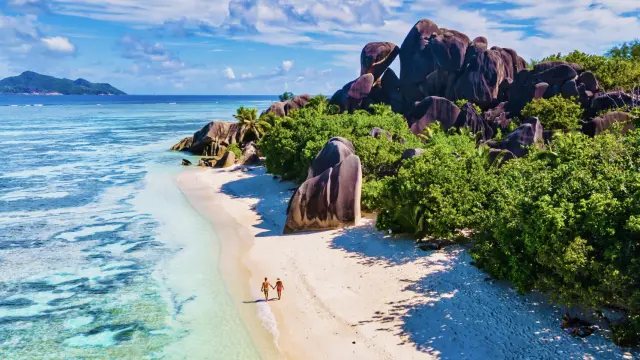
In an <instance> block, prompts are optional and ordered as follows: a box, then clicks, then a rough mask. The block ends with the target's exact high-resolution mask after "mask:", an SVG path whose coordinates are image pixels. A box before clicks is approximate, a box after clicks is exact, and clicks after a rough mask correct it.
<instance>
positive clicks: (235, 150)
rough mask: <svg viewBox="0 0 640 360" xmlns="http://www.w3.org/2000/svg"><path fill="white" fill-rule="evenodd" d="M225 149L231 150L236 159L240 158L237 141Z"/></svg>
mask: <svg viewBox="0 0 640 360" xmlns="http://www.w3.org/2000/svg"><path fill="white" fill-rule="evenodd" d="M227 151H231V152H232V153H233V155H235V157H236V159H240V158H241V157H242V150H240V146H238V143H233V144H231V145H229V147H228V148H227Z"/></svg>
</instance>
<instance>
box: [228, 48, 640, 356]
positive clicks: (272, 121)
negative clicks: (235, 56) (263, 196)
mask: <svg viewBox="0 0 640 360" xmlns="http://www.w3.org/2000/svg"><path fill="white" fill-rule="evenodd" d="M639 54H640V45H639V44H638V42H634V43H630V44H623V45H621V46H620V47H618V48H614V49H612V50H611V51H609V52H608V53H607V54H606V55H604V56H595V55H587V54H583V53H580V52H577V51H574V52H572V53H570V54H569V55H567V56H562V55H556V56H553V57H549V58H547V59H545V60H566V61H572V62H577V63H579V64H581V65H582V66H583V67H584V68H585V69H587V70H590V71H592V72H594V74H595V75H596V76H597V77H598V79H599V80H600V84H601V86H602V87H603V88H604V89H616V88H625V89H628V88H630V87H633V86H634V85H635V84H637V83H640V55H639ZM463 103H466V102H465V101H460V105H463ZM625 110H627V111H630V113H631V115H632V118H633V119H634V121H635V122H636V123H638V124H640V108H635V109H631V110H630V109H625ZM246 111H247V110H246V109H243V110H242V111H241V110H240V109H239V110H238V114H237V115H236V117H237V118H238V119H239V121H240V119H243V120H242V121H243V124H244V121H248V122H249V123H256V124H257V123H258V122H260V121H262V122H264V123H267V124H268V126H265V127H264V128H261V129H260V130H256V131H255V134H256V137H257V138H259V139H260V140H259V147H260V150H261V152H262V153H263V154H264V155H265V156H266V161H265V164H266V166H267V169H268V171H269V172H270V173H273V174H277V175H281V176H282V178H283V179H289V180H293V181H297V182H302V181H304V180H305V178H306V176H307V169H308V167H309V165H310V164H311V162H312V160H313V159H314V157H315V156H316V154H317V153H318V152H319V151H320V150H321V149H322V147H323V146H324V144H325V143H326V142H327V140H329V139H330V138H332V137H334V136H342V137H345V138H347V139H349V140H350V141H352V142H353V144H354V146H355V149H356V154H357V155H358V156H359V157H360V160H361V163H362V168H363V188H362V206H363V207H364V209H366V210H369V211H375V212H376V213H377V223H376V226H377V228H378V229H380V230H385V231H391V232H392V233H394V234H407V235H409V236H412V237H414V238H416V239H421V240H430V239H435V238H438V239H441V238H444V239H457V238H463V237H464V238H465V239H466V240H471V241H472V244H473V248H472V251H471V252H472V256H473V257H474V261H475V264H476V265H477V266H478V267H480V268H481V269H483V270H484V271H486V272H487V273H489V274H491V276H492V277H494V278H496V279H503V280H508V281H510V282H511V283H512V284H513V286H514V287H515V288H516V289H517V290H518V291H520V292H522V293H525V292H528V291H534V290H535V291H539V292H542V293H544V294H547V295H548V296H549V297H550V298H551V299H552V300H554V301H555V302H556V303H557V304H561V305H566V306H586V307H590V308H592V309H596V310H601V309H605V308H609V309H617V310H619V311H621V312H622V313H624V314H625V318H624V319H625V321H622V322H617V323H613V324H611V328H612V329H613V340H614V341H615V342H616V343H618V344H621V345H640V130H631V131H629V132H627V133H625V134H622V132H621V131H619V128H618V127H616V126H613V127H612V128H610V129H609V130H608V131H605V132H604V133H601V134H600V135H598V136H595V137H593V138H592V137H588V136H586V135H583V134H582V133H580V132H579V131H575V130H576V129H578V127H579V125H580V120H581V119H583V114H582V109H581V108H580V106H579V105H578V104H577V103H576V101H575V99H564V98H562V97H560V96H558V97H552V98H550V99H540V100H535V101H533V102H531V103H529V104H527V105H526V106H525V108H524V110H523V111H522V119H521V120H523V119H525V118H526V117H529V116H535V117H537V118H539V119H540V121H541V123H542V125H543V127H544V128H545V129H553V130H560V131H557V132H556V133H555V134H554V136H553V138H552V139H551V140H550V142H549V143H548V144H547V145H546V146H545V148H544V149H537V148H531V149H530V150H529V153H528V154H527V155H526V156H524V157H522V158H519V159H512V160H509V161H507V162H504V163H502V164H501V166H497V165H496V164H495V163H491V162H490V161H489V154H488V153H489V151H488V149H487V148H485V147H483V146H479V147H478V146H477V144H476V141H475V137H474V134H472V133H470V132H469V131H468V130H465V129H459V130H456V129H452V130H449V131H448V132H445V131H443V130H442V129H441V128H440V126H439V124H438V123H436V124H433V125H432V126H430V127H428V128H427V130H426V131H425V133H424V134H422V135H421V136H416V135H414V134H412V133H411V132H410V131H409V129H408V127H407V124H406V121H405V119H404V118H403V116H402V115H398V114H394V113H393V112H392V111H391V109H390V108H389V107H388V106H383V105H374V106H372V107H371V108H370V110H369V111H363V110H360V111H355V112H353V113H342V114H340V113H338V111H337V109H336V108H335V107H332V106H329V105H328V104H327V100H326V98H325V97H324V96H318V97H316V98H314V99H312V100H311V102H310V104H309V105H308V106H306V107H304V108H302V109H299V110H296V111H293V112H291V113H289V114H288V116H285V117H282V118H276V117H274V116H270V115H265V116H263V117H262V118H260V119H258V120H255V115H256V112H250V116H248V115H247V113H246ZM258 127H259V126H258ZM375 127H378V128H380V129H383V130H384V131H386V133H384V135H381V136H378V137H373V136H370V132H371V130H372V128H375ZM249 128H255V126H253V127H248V129H249ZM248 131H249V130H248ZM252 131H253V130H252ZM498 137H500V135H498ZM416 148H421V149H423V150H424V152H423V153H422V154H420V155H418V156H415V157H413V158H411V159H407V160H402V154H403V152H404V151H405V150H407V149H416Z"/></svg>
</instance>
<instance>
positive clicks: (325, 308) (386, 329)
mask: <svg viewBox="0 0 640 360" xmlns="http://www.w3.org/2000/svg"><path fill="white" fill-rule="evenodd" d="M177 183H178V186H179V187H180V189H181V190H182V192H183V193H184V194H185V196H186V197H187V199H188V200H189V202H190V204H191V205H192V206H193V207H194V209H196V210H197V211H198V212H200V213H201V214H202V215H203V216H204V217H205V218H207V219H209V220H210V221H211V222H212V224H213V228H214V229H215V231H216V234H217V236H218V237H220V242H221V253H220V257H221V259H222V261H221V264H220V266H221V271H222V276H223V278H224V279H225V281H226V282H227V284H228V287H229V288H230V290H229V291H230V293H231V295H232V296H234V297H235V300H236V303H237V306H238V308H239V309H240V312H241V314H242V316H243V319H244V320H245V322H246V323H247V326H248V328H250V329H251V331H252V334H253V335H254V337H256V336H257V339H258V340H257V341H256V346H257V347H258V349H266V351H262V357H263V358H287V359H345V358H350V359H430V358H441V359H487V358H492V359H526V358H536V359H540V358H587V359H589V358H598V359H600V358H634V357H637V356H638V354H637V353H636V352H631V351H629V350H627V349H624V348H620V347H617V346H615V345H614V344H613V343H611V342H610V341H609V340H608V339H606V337H605V336H604V335H605V334H604V333H603V332H597V333H596V334H595V335H593V336H590V337H588V338H585V339H581V338H576V337H572V336H570V335H568V334H566V333H564V332H563V331H562V329H560V318H561V317H562V314H563V311H564V310H565V309H562V308H559V307H556V306H553V305H550V304H548V303H547V302H546V301H545V300H544V299H543V298H542V297H541V296H539V295H537V294H531V295H527V296H521V295H519V294H517V293H516V292H515V291H514V290H513V289H511V288H510V287H509V285H508V284H505V283H501V282H497V281H494V280H492V279H490V278H489V277H488V275H486V274H485V273H483V272H482V271H480V270H478V269H477V268H476V267H474V266H473V265H472V264H471V262H472V259H471V257H470V256H469V254H468V250H467V249H466V248H464V247H461V246H451V247H447V248H445V249H443V250H438V251H423V250H421V249H419V248H418V247H416V244H415V242H414V241H412V240H409V239H405V238H402V237H394V236H391V235H390V234H384V233H381V232H378V231H375V229H374V220H373V217H372V216H369V217H365V218H364V219H362V220H361V221H360V222H359V223H358V224H357V225H356V226H353V227H348V228H345V229H339V230H331V231H320V232H310V233H297V234H291V235H283V234H282V229H283V227H284V222H285V220H286V209H287V202H288V200H289V198H290V197H291V195H292V193H293V190H294V188H295V184H293V183H290V182H281V181H279V180H277V179H274V178H273V176H271V175H270V174H267V173H266V170H265V169H264V168H263V167H253V168H242V167H233V168H228V169H220V170H214V169H188V170H185V171H183V172H182V173H181V174H180V175H179V176H178V179H177ZM265 276H266V277H268V278H269V281H270V282H271V283H272V284H275V280H276V278H277V277H279V278H281V279H282V280H283V283H284V286H285V289H284V291H283V297H282V300H280V301H278V300H277V299H275V300H272V301H269V302H268V303H265V302H264V301H263V295H262V293H261V292H260V284H261V283H262V280H263V278H264V277H265ZM270 297H271V298H275V297H276V295H275V291H272V292H271V293H270ZM261 299H262V300H261ZM258 324H259V325H258ZM257 326H261V327H262V328H261V329H256V327H257ZM265 329H266V330H267V331H268V332H269V333H270V336H271V338H270V339H269V340H266V339H265V337H264V332H263V331H264V330H265ZM269 341H272V342H273V344H272V345H273V346H271V344H267V343H268V342H269ZM273 348H275V349H276V353H274V352H273V351H271V350H270V349H273Z"/></svg>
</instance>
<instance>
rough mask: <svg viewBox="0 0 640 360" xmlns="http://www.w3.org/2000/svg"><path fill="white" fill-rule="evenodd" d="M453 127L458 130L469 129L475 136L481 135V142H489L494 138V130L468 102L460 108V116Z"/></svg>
mask: <svg viewBox="0 0 640 360" xmlns="http://www.w3.org/2000/svg"><path fill="white" fill-rule="evenodd" d="M453 126H455V127H457V128H468V129H469V130H471V131H472V132H473V133H474V134H478V133H479V134H480V138H479V140H482V141H487V140H490V139H491V138H493V129H492V128H491V125H489V123H488V122H487V121H486V120H485V119H484V117H483V116H482V115H480V114H478V112H477V111H476V108H475V106H473V104H472V103H470V102H467V103H466V104H464V105H462V108H460V114H459V115H458V118H457V119H456V122H455V123H454V124H453Z"/></svg>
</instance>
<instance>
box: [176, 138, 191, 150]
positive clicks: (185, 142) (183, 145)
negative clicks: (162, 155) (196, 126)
mask: <svg viewBox="0 0 640 360" xmlns="http://www.w3.org/2000/svg"><path fill="white" fill-rule="evenodd" d="M192 144H193V136H187V137H186V138H184V139H182V140H180V142H179V143H177V144H175V145H173V146H172V147H171V149H170V150H172V151H189V149H191V145H192Z"/></svg>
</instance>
